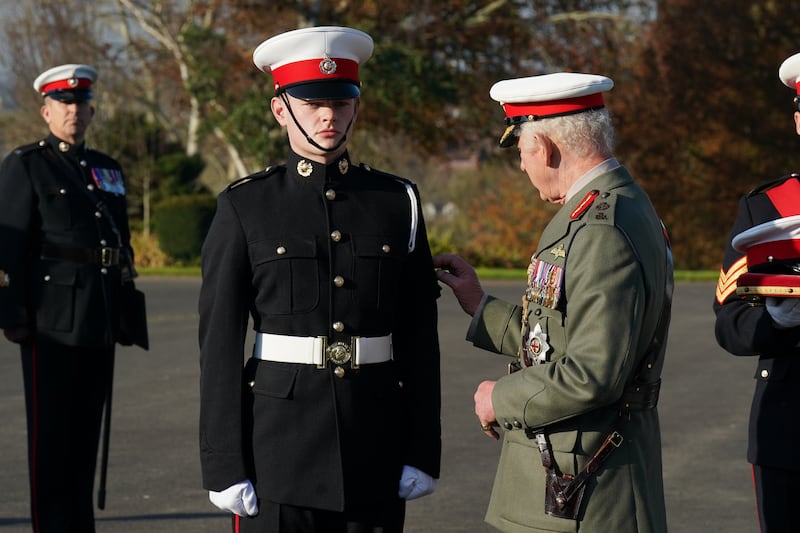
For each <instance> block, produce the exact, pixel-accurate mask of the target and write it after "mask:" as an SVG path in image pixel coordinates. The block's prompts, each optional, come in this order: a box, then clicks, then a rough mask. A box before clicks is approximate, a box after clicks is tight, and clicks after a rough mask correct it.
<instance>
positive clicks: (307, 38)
mask: <svg viewBox="0 0 800 533" xmlns="http://www.w3.org/2000/svg"><path fill="white" fill-rule="evenodd" d="M372 49H373V42H372V37H370V36H369V35H367V34H366V33H364V32H363V31H360V30H356V29H353V28H343V27H339V26H316V27H311V28H301V29H299V30H292V31H289V32H286V33H281V34H279V35H276V36H274V37H271V38H270V39H267V40H266V41H264V42H263V43H261V44H260V45H258V47H257V48H256V49H255V52H253V63H255V65H256V66H257V67H258V68H259V69H260V70H262V71H264V72H266V73H270V74H272V77H273V79H274V81H275V94H280V93H281V92H283V91H286V92H288V93H289V94H290V95H292V96H294V97H296V98H301V99H304V100H316V99H344V98H355V97H357V96H359V94H360V90H359V87H360V85H361V81H360V79H359V74H358V67H359V65H361V64H362V63H364V62H365V61H366V60H367V59H369V57H370V56H371V55H372Z"/></svg>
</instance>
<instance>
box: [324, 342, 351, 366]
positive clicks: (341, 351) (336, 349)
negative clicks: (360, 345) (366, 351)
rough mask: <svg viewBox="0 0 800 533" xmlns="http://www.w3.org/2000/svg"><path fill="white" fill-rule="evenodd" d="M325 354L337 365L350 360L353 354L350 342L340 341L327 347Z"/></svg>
mask: <svg viewBox="0 0 800 533" xmlns="http://www.w3.org/2000/svg"><path fill="white" fill-rule="evenodd" d="M325 355H327V356H328V359H329V360H331V361H333V362H334V363H336V364H337V365H343V364H345V363H346V362H347V361H349V360H350V357H351V355H352V354H351V352H350V345H349V344H346V343H344V342H341V341H338V342H334V343H333V344H331V345H330V346H328V347H327V348H325Z"/></svg>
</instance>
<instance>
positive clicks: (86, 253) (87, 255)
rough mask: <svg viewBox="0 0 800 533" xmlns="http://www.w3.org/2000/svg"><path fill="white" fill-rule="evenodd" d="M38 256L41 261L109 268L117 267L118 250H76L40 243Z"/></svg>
mask: <svg viewBox="0 0 800 533" xmlns="http://www.w3.org/2000/svg"><path fill="white" fill-rule="evenodd" d="M40 254H41V257H42V258H43V259H62V260H64V261H72V262H75V263H83V264H87V265H97V266H101V267H109V266H117V265H119V257H120V249H119V248H109V247H104V248H78V247H74V246H60V245H57V244H50V243H47V242H45V243H42V248H41V250H40Z"/></svg>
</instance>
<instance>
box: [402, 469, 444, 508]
mask: <svg viewBox="0 0 800 533" xmlns="http://www.w3.org/2000/svg"><path fill="white" fill-rule="evenodd" d="M434 490H436V480H435V479H433V478H432V477H431V476H429V475H428V474H426V473H425V472H423V471H422V470H420V469H419V468H414V467H413V466H408V465H406V466H404V467H403V473H402V474H401V475H400V490H398V492H397V495H398V496H400V497H401V498H403V499H404V500H413V499H415V498H421V497H422V496H427V495H428V494H431V493H433V491H434Z"/></svg>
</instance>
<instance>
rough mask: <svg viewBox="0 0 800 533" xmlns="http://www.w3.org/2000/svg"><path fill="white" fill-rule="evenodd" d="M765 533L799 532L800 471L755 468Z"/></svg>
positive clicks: (760, 522) (755, 482) (758, 508)
mask: <svg viewBox="0 0 800 533" xmlns="http://www.w3.org/2000/svg"><path fill="white" fill-rule="evenodd" d="M753 484H754V486H755V490H756V505H757V511H758V522H759V525H760V526H761V533H792V532H796V531H797V530H798V529H797V528H798V526H797V504H798V502H800V472H797V471H792V470H783V469H779V468H769V467H764V466H759V465H753Z"/></svg>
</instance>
